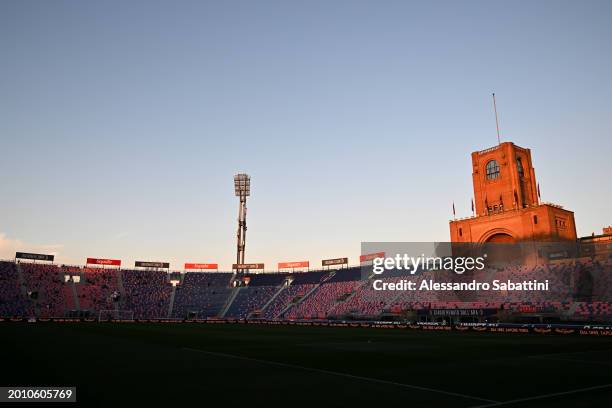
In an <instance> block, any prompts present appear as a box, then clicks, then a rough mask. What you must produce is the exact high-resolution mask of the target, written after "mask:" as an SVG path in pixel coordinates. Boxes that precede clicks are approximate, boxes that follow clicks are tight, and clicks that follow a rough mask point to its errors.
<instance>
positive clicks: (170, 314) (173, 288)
mask: <svg viewBox="0 0 612 408" xmlns="http://www.w3.org/2000/svg"><path fill="white" fill-rule="evenodd" d="M175 295H176V286H174V285H173V286H172V293H171V294H170V301H169V302H168V315H167V316H166V317H167V318H168V319H170V318H171V317H172V311H173V310H174V296H175Z"/></svg>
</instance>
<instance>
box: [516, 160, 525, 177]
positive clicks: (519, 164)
mask: <svg viewBox="0 0 612 408" xmlns="http://www.w3.org/2000/svg"><path fill="white" fill-rule="evenodd" d="M516 168H517V170H518V174H519V177H520V178H523V177H524V176H525V170H524V169H523V162H522V161H521V158H520V157H517V158H516Z"/></svg>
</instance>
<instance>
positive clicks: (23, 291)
mask: <svg viewBox="0 0 612 408" xmlns="http://www.w3.org/2000/svg"><path fill="white" fill-rule="evenodd" d="M15 269H17V276H18V278H19V286H20V287H21V294H22V295H23V297H25V298H26V299H27V297H28V289H27V288H26V285H25V279H24V278H23V271H22V270H21V265H20V264H19V262H17V263H16V264H15Z"/></svg>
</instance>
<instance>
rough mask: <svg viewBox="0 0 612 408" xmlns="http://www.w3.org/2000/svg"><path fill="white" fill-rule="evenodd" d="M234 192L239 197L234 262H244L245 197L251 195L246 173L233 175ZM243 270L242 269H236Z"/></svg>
mask: <svg viewBox="0 0 612 408" xmlns="http://www.w3.org/2000/svg"><path fill="white" fill-rule="evenodd" d="M234 193H235V194H236V197H238V198H239V203H240V204H239V206H238V233H237V236H236V238H237V246H236V263H237V264H244V254H245V250H246V231H247V226H246V213H247V206H246V200H247V197H249V196H250V195H251V177H250V176H249V175H248V174H246V173H239V174H236V175H235V176H234ZM238 272H243V270H238Z"/></svg>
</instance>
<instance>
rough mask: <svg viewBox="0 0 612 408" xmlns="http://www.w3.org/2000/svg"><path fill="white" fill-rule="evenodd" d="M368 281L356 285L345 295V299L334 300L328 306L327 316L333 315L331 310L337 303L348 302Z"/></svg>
mask: <svg viewBox="0 0 612 408" xmlns="http://www.w3.org/2000/svg"><path fill="white" fill-rule="evenodd" d="M368 283H370V280H369V279H367V280H365V281H363V283H362V284H361V285H359V286H358V287H356V288H355V290H353V292H352V293H351V294H350V295H349V296H347V297H346V298H345V299H343V300H340V301H336V303H334V305H333V306H332V307H330V308H329V310H328V311H327V316H333V314H332V313H333V311H334V309H335V308H336V307H338V305H341V304H342V303H345V302H348V301H349V300H351V298H352V297H354V296H355V295H356V294H357V292H359V291H360V290H361V289H363V287H364V286H365V285H367V284H368Z"/></svg>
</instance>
